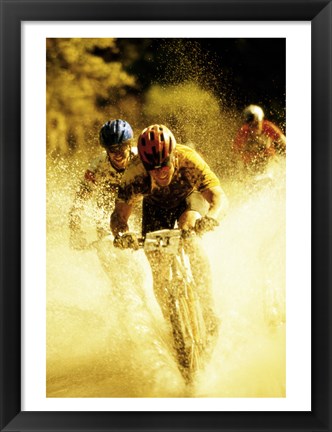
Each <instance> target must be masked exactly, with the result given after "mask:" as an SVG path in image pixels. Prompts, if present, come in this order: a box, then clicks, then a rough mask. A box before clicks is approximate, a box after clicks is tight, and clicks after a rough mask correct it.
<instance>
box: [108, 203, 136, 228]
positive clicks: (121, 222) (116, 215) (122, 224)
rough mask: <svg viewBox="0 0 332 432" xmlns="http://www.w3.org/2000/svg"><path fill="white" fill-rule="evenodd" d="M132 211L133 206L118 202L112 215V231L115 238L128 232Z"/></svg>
mask: <svg viewBox="0 0 332 432" xmlns="http://www.w3.org/2000/svg"><path fill="white" fill-rule="evenodd" d="M132 209H133V206H132V204H127V203H126V202H124V201H120V200H116V202H115V207H114V211H113V213H112V214H111V231H112V233H113V235H114V236H117V235H118V234H119V233H123V232H126V231H128V229H129V227H128V219H129V217H130V215H131V212H132Z"/></svg>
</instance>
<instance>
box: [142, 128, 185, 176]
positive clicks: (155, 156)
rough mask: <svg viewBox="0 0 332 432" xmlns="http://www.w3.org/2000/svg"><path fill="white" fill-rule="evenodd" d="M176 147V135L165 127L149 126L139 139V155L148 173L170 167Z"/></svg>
mask: <svg viewBox="0 0 332 432" xmlns="http://www.w3.org/2000/svg"><path fill="white" fill-rule="evenodd" d="M175 146H176V140H175V138H174V135H173V134H172V132H171V131H170V130H169V129H168V128H167V127H166V126H164V125H159V124H155V125H152V126H149V127H147V128H145V129H144V130H143V131H142V133H141V135H140V136H139V137H138V144H137V148H138V154H139V156H140V158H141V160H142V162H143V165H144V166H145V168H146V169H147V170H148V171H149V170H153V169H156V168H161V167H163V166H167V165H169V164H170V162H171V154H172V152H173V150H174V148H175Z"/></svg>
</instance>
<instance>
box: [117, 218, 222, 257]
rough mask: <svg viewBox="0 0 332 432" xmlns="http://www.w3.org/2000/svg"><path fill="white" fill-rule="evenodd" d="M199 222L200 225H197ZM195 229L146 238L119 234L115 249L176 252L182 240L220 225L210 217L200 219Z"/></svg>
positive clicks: (165, 232) (176, 230)
mask: <svg viewBox="0 0 332 432" xmlns="http://www.w3.org/2000/svg"><path fill="white" fill-rule="evenodd" d="M197 222H199V223H197ZM197 222H196V225H195V227H194V228H191V229H189V230H185V229H163V230H158V231H153V232H149V233H147V234H146V236H145V237H139V236H137V234H136V233H133V232H126V233H122V234H118V235H117V236H116V237H115V238H114V241H113V244H114V246H115V247H118V248H121V249H133V250H138V249H141V248H144V249H146V250H166V249H169V250H170V251H174V250H175V249H176V248H178V247H179V243H180V240H181V239H184V240H187V239H190V238H192V237H195V236H196V235H200V234H203V233H205V232H207V231H211V230H213V229H214V228H215V227H216V226H218V225H219V223H218V222H217V221H216V220H215V219H213V218H209V217H204V218H201V219H198V221H197Z"/></svg>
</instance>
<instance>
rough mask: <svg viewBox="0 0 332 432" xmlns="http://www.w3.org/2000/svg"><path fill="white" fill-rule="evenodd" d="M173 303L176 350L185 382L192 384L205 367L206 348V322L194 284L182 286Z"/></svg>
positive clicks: (171, 317)
mask: <svg viewBox="0 0 332 432" xmlns="http://www.w3.org/2000/svg"><path fill="white" fill-rule="evenodd" d="M181 284H183V281H181ZM179 291H180V290H179ZM179 291H178V292H179ZM172 303H173V304H172V307H171V315H170V319H171V323H172V328H173V337H174V348H175V351H176V354H177V359H178V362H179V365H180V370H181V373H182V375H183V377H184V378H185V380H186V381H187V382H190V381H191V380H192V378H193V376H194V375H195V373H196V372H197V371H198V370H200V369H202V368H203V366H204V351H205V347H206V328H205V322H204V318H203V314H202V310H201V305H200V302H199V299H198V298H197V295H196V293H195V291H194V286H193V284H192V283H185V286H183V285H182V286H181V294H180V295H178V296H177V297H173V298H172Z"/></svg>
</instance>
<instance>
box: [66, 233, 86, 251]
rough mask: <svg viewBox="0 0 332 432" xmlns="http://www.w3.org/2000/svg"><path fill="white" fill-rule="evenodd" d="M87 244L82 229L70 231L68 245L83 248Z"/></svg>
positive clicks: (76, 248)
mask: <svg viewBox="0 0 332 432" xmlns="http://www.w3.org/2000/svg"><path fill="white" fill-rule="evenodd" d="M87 246H88V242H87V240H86V239H85V237H84V235H83V233H82V231H71V232H70V247H71V248H72V249H75V250H83V249H86V248H87Z"/></svg>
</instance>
